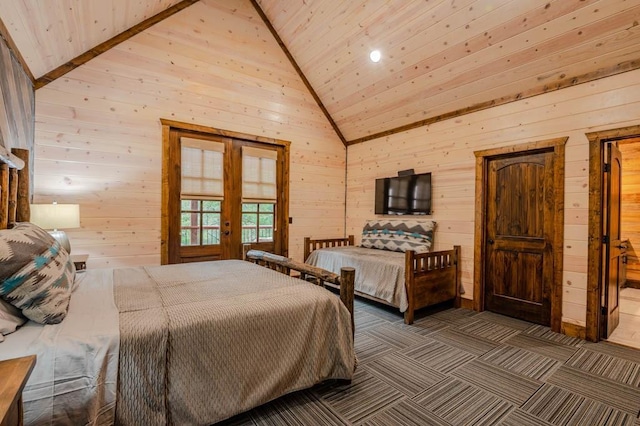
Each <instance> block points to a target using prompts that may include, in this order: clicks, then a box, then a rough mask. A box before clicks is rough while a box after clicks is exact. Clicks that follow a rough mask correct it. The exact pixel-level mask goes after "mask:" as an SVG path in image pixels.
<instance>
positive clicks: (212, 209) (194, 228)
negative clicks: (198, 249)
mask: <svg viewBox="0 0 640 426" xmlns="http://www.w3.org/2000/svg"><path fill="white" fill-rule="evenodd" d="M221 207H222V202H220V201H205V200H193V199H191V200H181V209H180V223H181V227H180V230H181V235H180V237H181V238H180V245H182V246H200V245H202V246H206V245H211V244H220V214H221Z"/></svg>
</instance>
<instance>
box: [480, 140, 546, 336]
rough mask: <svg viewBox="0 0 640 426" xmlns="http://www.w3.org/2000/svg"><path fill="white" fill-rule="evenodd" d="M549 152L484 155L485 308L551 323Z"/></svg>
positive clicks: (525, 318) (529, 319)
mask: <svg viewBox="0 0 640 426" xmlns="http://www.w3.org/2000/svg"><path fill="white" fill-rule="evenodd" d="M553 174H554V168H553V152H550V151H549V152H538V153H525V154H521V155H517V156H512V157H506V158H505V157H500V158H496V159H492V160H489V163H488V175H487V187H486V190H487V210H486V220H487V221H486V224H485V229H486V233H485V235H486V239H485V247H484V253H485V277H484V278H485V280H484V289H485V309H487V310H490V311H493V312H497V313H500V314H504V315H508V316H511V317H516V318H520V319H524V320H527V321H531V322H534V323H537V324H543V325H550V323H551V287H552V282H553V272H554V271H553V268H554V265H553V245H552V235H553V226H554V222H555V221H554V208H553V207H554V206H553V199H554V187H553V181H554V179H553V178H554V176H553Z"/></svg>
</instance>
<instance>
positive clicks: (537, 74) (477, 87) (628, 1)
mask: <svg viewBox="0 0 640 426" xmlns="http://www.w3.org/2000/svg"><path fill="white" fill-rule="evenodd" d="M195 1H196V0H188V1H184V0H183V1H180V0H82V1H80V0H56V1H43V0H10V1H3V4H2V8H0V19H1V21H2V22H1V23H0V33H2V32H4V33H6V34H8V36H9V37H8V38H9V39H11V40H12V41H13V43H14V48H15V50H17V51H18V54H19V55H21V56H22V60H23V62H24V63H25V64H26V66H27V68H28V72H30V73H31V74H32V76H33V78H34V81H39V82H40V85H42V84H46V82H47V81H48V80H50V79H51V78H54V77H55V75H56V74H55V70H57V69H58V70H59V69H60V67H63V68H64V67H65V64H66V67H67V68H69V69H70V68H72V67H73V66H74V60H75V59H77V58H78V57H79V56H80V55H82V54H83V53H85V52H91V49H92V48H94V47H95V46H98V45H100V44H101V43H107V45H108V43H109V40H114V39H113V38H114V37H116V36H118V34H121V33H122V32H123V31H126V30H127V29H129V28H131V27H134V28H135V26H136V25H137V24H140V23H144V22H147V24H148V25H152V24H153V23H154V21H153V18H154V17H156V19H162V18H164V17H165V15H166V16H168V15H170V13H173V12H175V11H177V10H180V8H184V7H188V6H189V5H190V4H191V3H193V2H195ZM200 1H204V2H206V1H207V0H200ZM229 1H249V0H229ZM251 1H252V2H254V4H255V6H256V7H257V8H258V10H259V11H260V12H261V14H262V15H263V18H264V19H265V20H266V22H267V25H269V26H270V27H271V29H272V31H273V32H274V35H275V37H277V38H279V39H280V42H281V44H282V45H283V48H284V49H285V50H287V51H288V52H289V54H290V56H291V58H292V59H293V62H295V64H296V66H297V67H298V70H299V72H300V73H301V74H302V75H303V78H305V79H306V80H307V82H308V84H309V86H310V88H311V90H312V91H313V92H315V95H316V97H317V100H318V101H319V103H320V104H321V105H322V106H323V108H324V110H325V113H326V114H327V116H328V119H329V120H331V121H332V122H333V124H334V126H335V127H336V128H337V131H338V133H339V134H340V135H341V137H342V139H343V140H344V141H346V143H357V142H362V141H365V140H368V139H372V138H375V137H379V136H383V135H385V134H390V133H394V132H398V131H402V130H406V129H410V128H413V127H417V126H421V125H425V124H429V123H432V122H435V121H438V120H442V119H445V118H449V117H453V116H456V115H460V114H463V113H466V112H470V111H476V110H479V109H484V108H488V107H491V106H494V105H498V104H502V103H506V102H510V101H514V100H518V99H521V98H525V97H529V96H534V95H536V94H540V93H545V92H548V91H551V90H556V89H559V88H563V87H568V86H571V85H574V84H579V83H584V82H587V81H591V80H594V79H597V78H602V77H606V76H609V75H613V74H616V73H620V72H624V71H628V70H631V69H636V68H640V26H639V25H638V22H639V21H640V0H599V1H598V0H420V1H418V0H412V1H400V0H396V1H389V0H349V1H344V0H288V1H282V0H251ZM163 13H164V15H163ZM2 23H3V24H4V28H2V25H1V24H2ZM138 30H140V27H138ZM116 41H117V40H116ZM374 49H379V50H380V52H381V55H382V58H381V60H380V61H379V62H378V63H373V62H372V61H371V60H370V59H369V53H370V51H371V50H374ZM51 76H53V77H51ZM36 87H39V85H38V84H37V85H36Z"/></svg>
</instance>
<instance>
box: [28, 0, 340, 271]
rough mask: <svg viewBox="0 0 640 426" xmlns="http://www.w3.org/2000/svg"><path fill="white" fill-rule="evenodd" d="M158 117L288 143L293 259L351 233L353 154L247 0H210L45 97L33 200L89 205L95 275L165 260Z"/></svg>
mask: <svg viewBox="0 0 640 426" xmlns="http://www.w3.org/2000/svg"><path fill="white" fill-rule="evenodd" d="M160 118H167V119H171V120H176V121H182V122H188V123H194V124H200V125H204V126H210V127H215V128H218V129H225V130H231V131H236V132H242V133H248V134H254V135H258V136H267V137H271V138H276V139H284V140H289V141H291V142H292V144H291V182H290V200H291V202H290V216H291V217H293V224H291V225H289V227H290V228H289V229H290V239H289V254H290V255H291V256H293V257H295V258H297V259H302V242H303V237H304V236H307V235H311V236H313V237H330V236H335V235H343V234H344V211H345V206H344V199H345V148H344V145H343V144H342V143H341V141H340V140H339V139H338V137H337V136H336V134H335V132H334V131H333V130H332V128H331V126H330V125H329V123H328V122H327V120H326V118H325V117H324V115H323V114H322V112H321V111H320V109H319V108H318V106H317V104H316V103H315V101H314V100H313V98H312V96H311V95H310V94H309V92H308V90H307V89H306V88H305V86H304V84H303V83H302V82H301V81H300V78H299V77H298V75H297V74H296V72H295V71H294V69H293V67H292V66H291V64H290V63H289V61H288V60H287V58H286V57H285V55H284V54H283V53H282V50H281V49H280V47H279V46H278V44H277V43H276V41H275V40H274V39H273V37H272V35H271V34H270V33H269V31H268V29H267V28H266V27H265V26H264V24H263V22H262V21H261V19H260V18H259V16H258V15H257V13H256V11H255V9H254V8H253V6H252V5H251V3H250V2H249V0H246V1H235V2H233V6H231V5H229V4H228V3H227V2H225V1H224V0H203V1H200V2H197V3H195V4H194V5H192V6H190V7H188V8H186V9H184V10H182V11H180V12H178V13H177V14H175V15H173V16H171V17H170V18H168V19H166V20H165V21H162V22H160V23H159V24H157V25H155V26H153V27H151V28H150V29H148V30H146V31H144V32H142V33H140V34H138V35H136V36H134V37H133V38H131V39H129V40H128V41H126V42H124V43H123V44H120V45H118V46H117V47H115V48H113V49H111V50H110V51H108V52H107V53H105V54H103V55H101V56H99V57H97V58H95V59H93V60H91V61H89V62H88V63H86V64H85V65H83V66H81V67H79V68H77V69H75V70H74V71H72V72H70V73H69V74H67V75H65V76H64V77H63V78H61V79H59V80H57V81H55V82H53V83H51V84H49V85H47V86H45V87H44V88H42V89H39V90H38V91H37V92H36V136H37V137H36V138H37V142H36V150H35V157H36V163H35V192H36V199H37V201H38V202H48V201H52V200H53V199H56V200H57V201H59V202H69V203H71V202H73V203H79V204H80V218H81V220H80V222H81V229H78V230H68V231H67V234H68V235H69V238H70V240H71V245H72V251H73V252H74V253H88V254H89V255H90V257H89V261H88V266H89V267H90V268H96V267H116V266H126V265H144V264H159V263H160V211H161V208H160V187H161V178H162V176H161V161H162V157H161V155H162V151H161V148H162V134H161V124H160Z"/></svg>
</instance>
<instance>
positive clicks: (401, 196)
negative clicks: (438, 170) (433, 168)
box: [375, 173, 431, 215]
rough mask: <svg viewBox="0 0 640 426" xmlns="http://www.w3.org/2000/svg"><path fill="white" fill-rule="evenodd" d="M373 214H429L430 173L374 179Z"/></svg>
mask: <svg viewBox="0 0 640 426" xmlns="http://www.w3.org/2000/svg"><path fill="white" fill-rule="evenodd" d="M375 214H402V215H405V214H413V215H426V214H431V173H421V174H412V175H406V176H397V177H388V178H382V179H376V205H375Z"/></svg>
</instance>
